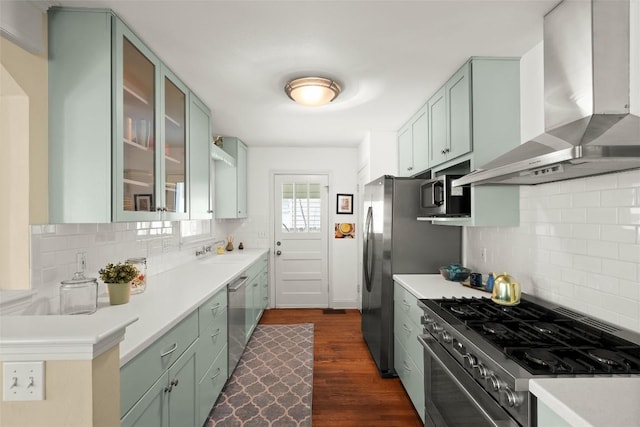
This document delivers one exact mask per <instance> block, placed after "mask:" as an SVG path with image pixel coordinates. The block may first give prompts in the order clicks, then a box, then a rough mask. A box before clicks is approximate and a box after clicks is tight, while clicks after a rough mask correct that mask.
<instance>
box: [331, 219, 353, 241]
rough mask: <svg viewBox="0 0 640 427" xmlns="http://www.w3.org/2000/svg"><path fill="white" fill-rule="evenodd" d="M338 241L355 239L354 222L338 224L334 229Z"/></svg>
mask: <svg viewBox="0 0 640 427" xmlns="http://www.w3.org/2000/svg"><path fill="white" fill-rule="evenodd" d="M334 230H335V238H336V239H355V238H356V225H355V223H352V222H336V225H335V227H334Z"/></svg>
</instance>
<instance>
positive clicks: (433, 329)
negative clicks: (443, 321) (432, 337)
mask: <svg viewBox="0 0 640 427" xmlns="http://www.w3.org/2000/svg"><path fill="white" fill-rule="evenodd" d="M431 332H433V333H434V334H439V333H440V332H442V326H440V325H439V324H437V323H436V322H433V323H431Z"/></svg>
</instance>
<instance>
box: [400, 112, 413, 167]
mask: <svg viewBox="0 0 640 427" xmlns="http://www.w3.org/2000/svg"><path fill="white" fill-rule="evenodd" d="M412 171H413V141H412V140H411V125H410V124H409V123H407V124H406V125H404V126H403V127H402V128H401V129H400V130H399V131H398V176H411V174H412V173H413V172H412Z"/></svg>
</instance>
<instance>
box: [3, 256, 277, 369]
mask: <svg viewBox="0 0 640 427" xmlns="http://www.w3.org/2000/svg"><path fill="white" fill-rule="evenodd" d="M266 251H267V249H245V250H244V251H242V252H240V251H237V252H234V253H232V254H225V255H215V254H213V255H209V256H206V257H202V258H196V259H194V261H193V262H190V263H188V264H185V265H182V266H180V267H177V268H175V269H172V270H169V271H166V272H164V273H161V274H158V275H155V276H149V277H148V278H147V288H146V290H145V292H143V293H141V294H136V295H132V296H131V300H130V302H129V303H128V304H123V305H115V306H112V305H109V303H108V298H107V296H106V295H105V294H104V293H102V294H101V295H100V296H99V298H98V311H96V312H95V313H94V314H91V315H88V316H83V315H77V316H60V315H49V316H2V317H1V318H0V360H16V361H17V360H90V359H93V358H95V357H96V356H98V355H99V354H100V353H101V352H103V351H105V350H107V349H108V348H110V347H111V346H113V345H115V344H117V343H118V341H120V340H122V334H124V340H122V341H121V342H120V366H122V365H124V364H125V363H127V362H128V361H129V360H131V359H132V358H133V357H135V356H136V355H137V354H138V353H140V352H141V351H142V350H143V349H144V348H145V347H147V346H148V345H149V344H151V343H152V342H153V341H155V340H156V339H157V338H159V337H160V336H162V335H163V334H164V333H166V332H167V331H169V330H170V329H171V328H172V327H173V326H175V325H176V324H177V323H178V322H180V321H181V320H182V319H184V318H185V317H186V316H187V315H189V314H190V313H191V312H193V310H195V309H197V308H198V306H199V305H200V304H202V303H203V302H205V301H206V300H207V299H208V298H209V297H211V296H213V294H215V293H216V292H217V291H218V290H220V289H221V288H222V287H223V286H225V285H227V284H228V283H229V282H230V281H232V280H233V279H235V278H236V277H238V276H239V275H240V273H241V272H242V271H244V270H245V269H246V268H247V267H249V266H250V265H251V264H253V263H254V262H255V261H256V260H257V259H258V258H259V257H260V256H261V255H262V254H264V253H265V252H266ZM125 328H126V333H125Z"/></svg>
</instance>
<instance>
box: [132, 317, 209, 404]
mask: <svg viewBox="0 0 640 427" xmlns="http://www.w3.org/2000/svg"><path fill="white" fill-rule="evenodd" d="M197 338H198V313H197V312H195V311H194V312H193V313H191V314H190V315H189V316H188V317H187V318H185V319H184V320H182V321H181V322H180V323H178V324H177V325H176V326H174V327H173V328H172V329H171V330H170V331H169V332H167V333H166V334H164V335H163V336H162V337H160V338H158V339H157V340H156V341H155V342H154V343H153V344H151V345H150V346H149V347H147V349H146V350H144V351H143V352H142V353H140V354H139V355H138V356H136V357H135V358H134V359H133V360H131V361H130V362H129V363H127V364H126V365H124V366H123V367H122V368H121V369H120V402H121V411H122V412H121V413H122V414H125V413H126V412H127V411H128V410H129V409H131V407H132V406H133V405H134V404H135V403H136V402H137V401H138V399H140V398H141V397H142V395H143V394H144V393H145V392H146V391H147V390H148V389H149V387H151V385H152V384H153V383H154V382H155V381H156V380H157V379H158V377H160V375H162V373H163V372H164V371H166V370H167V368H169V366H171V365H172V364H173V363H174V362H175V361H176V360H178V358H179V357H180V355H181V354H182V353H184V351H185V350H186V349H187V348H188V347H189V346H190V345H191V343H193V342H194V341H195V340H196V339H197Z"/></svg>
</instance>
